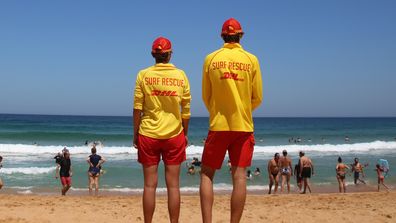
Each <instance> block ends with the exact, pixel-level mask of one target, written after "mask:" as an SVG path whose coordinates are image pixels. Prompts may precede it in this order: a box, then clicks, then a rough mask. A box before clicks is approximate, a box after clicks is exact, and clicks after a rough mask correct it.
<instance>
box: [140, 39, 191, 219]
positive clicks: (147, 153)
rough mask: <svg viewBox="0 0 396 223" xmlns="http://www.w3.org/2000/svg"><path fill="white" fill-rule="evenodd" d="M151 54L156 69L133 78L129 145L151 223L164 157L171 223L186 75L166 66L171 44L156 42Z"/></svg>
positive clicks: (176, 205)
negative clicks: (135, 153)
mask: <svg viewBox="0 0 396 223" xmlns="http://www.w3.org/2000/svg"><path fill="white" fill-rule="evenodd" d="M151 55H152V56H153V58H154V59H155V65H154V66H151V67H149V68H147V69H144V70H141V71H140V72H139V74H138V75H137V78H136V85H135V94H134V105H133V121H134V133H133V138H134V139H133V143H134V146H135V148H137V149H138V162H139V163H141V165H142V170H143V176H144V189H143V215H144V221H145V222H152V218H153V214H154V210H155V197H156V196H155V194H156V189H157V182H158V174H157V172H158V165H159V162H160V160H161V158H162V160H163V162H164V165H165V181H166V187H167V192H168V211H169V219H170V222H178V221H179V213H180V184H179V182H180V179H179V178H180V174H179V173H180V164H181V163H182V162H183V161H185V160H186V152H185V149H186V145H187V142H188V140H187V133H188V123H189V119H190V114H191V113H190V100H191V95H190V87H189V82H188V79H187V77H186V75H185V73H184V72H183V71H182V70H180V69H177V68H176V67H175V66H174V65H173V64H171V63H169V62H170V59H171V55H172V44H171V42H170V40H168V39H167V38H164V37H159V38H157V39H156V40H154V42H153V45H152V51H151Z"/></svg>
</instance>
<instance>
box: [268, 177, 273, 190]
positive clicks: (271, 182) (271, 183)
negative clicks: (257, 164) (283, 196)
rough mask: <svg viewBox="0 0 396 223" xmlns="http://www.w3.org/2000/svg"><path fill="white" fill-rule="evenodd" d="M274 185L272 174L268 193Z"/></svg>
mask: <svg viewBox="0 0 396 223" xmlns="http://www.w3.org/2000/svg"><path fill="white" fill-rule="evenodd" d="M272 185H274V177H273V176H272V175H271V174H270V178H269V189H268V194H271V190H272Z"/></svg>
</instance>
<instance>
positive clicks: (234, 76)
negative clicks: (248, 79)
mask: <svg viewBox="0 0 396 223" xmlns="http://www.w3.org/2000/svg"><path fill="white" fill-rule="evenodd" d="M220 79H233V80H235V81H243V78H238V74H234V73H229V72H225V73H223V76H222V77H221V78H220Z"/></svg>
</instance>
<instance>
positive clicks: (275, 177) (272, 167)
mask: <svg viewBox="0 0 396 223" xmlns="http://www.w3.org/2000/svg"><path fill="white" fill-rule="evenodd" d="M267 169H268V177H269V190H268V194H271V190H272V185H274V183H275V188H274V194H276V192H277V191H278V182H279V171H280V168H279V153H275V155H274V158H273V159H271V160H270V161H269V162H268V168H267Z"/></svg>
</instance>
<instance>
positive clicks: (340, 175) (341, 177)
mask: <svg viewBox="0 0 396 223" xmlns="http://www.w3.org/2000/svg"><path fill="white" fill-rule="evenodd" d="M348 169H349V167H348V166H347V165H346V164H344V163H343V162H342V159H341V157H338V164H337V165H336V177H337V181H338V188H339V191H340V193H345V192H346V186H345V175H346V173H347V171H348Z"/></svg>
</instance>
